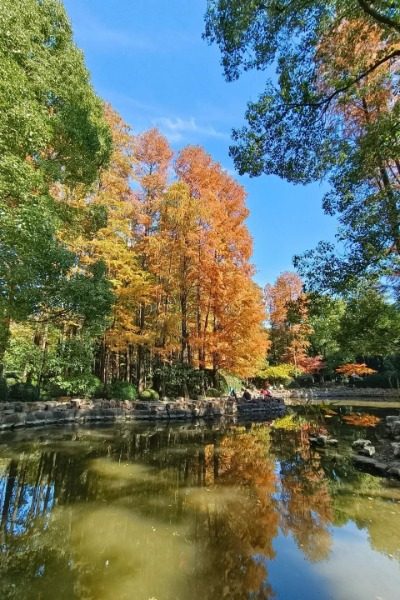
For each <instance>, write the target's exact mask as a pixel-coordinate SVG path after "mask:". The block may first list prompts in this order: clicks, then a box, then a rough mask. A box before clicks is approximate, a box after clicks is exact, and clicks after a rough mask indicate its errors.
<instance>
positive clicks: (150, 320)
mask: <svg viewBox="0 0 400 600" xmlns="http://www.w3.org/2000/svg"><path fill="white" fill-rule="evenodd" d="M105 114H106V118H107V121H108V123H109V125H110V128H111V131H112V135H113V154H112V157H111V162H110V165H109V167H108V168H107V169H105V170H103V172H101V174H100V178H99V182H98V185H97V187H96V189H95V190H94V191H93V192H92V193H91V194H90V195H89V196H88V195H87V194H84V193H82V194H81V195H80V194H79V193H78V194H74V196H73V197H71V198H70V197H68V199H66V198H63V199H64V201H68V203H69V204H70V206H71V207H73V208H75V209H76V211H77V214H78V213H79V215H80V218H79V219H78V222H79V227H78V228H74V231H73V232H72V231H70V232H68V231H65V232H63V235H64V236H65V238H68V241H69V243H70V244H71V246H73V247H74V250H75V251H76V252H77V253H78V254H79V255H80V257H81V259H82V261H83V262H85V261H86V262H88V263H90V262H91V261H93V262H94V261H99V260H101V261H103V263H104V265H105V267H106V271H107V276H108V279H109V280H110V281H111V283H112V286H113V291H114V296H115V302H114V306H113V310H112V314H111V315H110V319H109V326H108V327H107V330H106V331H105V333H104V335H103V337H102V340H101V343H100V344H99V347H101V350H100V351H99V353H98V364H97V366H96V369H97V373H98V374H99V375H100V376H101V378H102V380H103V381H105V382H109V381H112V380H115V379H118V380H120V379H123V380H126V381H134V382H135V383H137V385H138V387H139V388H143V387H147V386H148V385H150V384H151V380H152V371H153V369H154V368H156V367H158V366H160V365H173V364H178V363H179V364H183V365H186V366H188V367H190V368H193V369H198V370H202V371H205V370H209V371H210V372H212V373H213V375H214V378H215V380H217V378H218V373H219V371H220V370H222V369H223V370H225V371H228V372H231V373H233V374H236V375H240V376H248V375H252V374H253V373H254V372H255V371H256V370H257V368H258V365H259V363H260V361H262V359H263V357H264V356H265V352H266V349H267V345H268V340H267V335H266V331H265V327H264V320H265V308H264V303H263V298H262V294H261V291H260V289H259V288H258V287H257V285H256V284H255V283H254V282H253V280H252V275H253V273H254V270H253V267H252V265H251V264H250V257H251V253H252V241H251V238H250V235H249V232H248V230H247V227H246V224H245V219H246V217H247V215H248V211H247V209H246V206H245V197H246V194H245V191H244V189H243V188H242V187H241V186H240V185H239V184H238V183H236V182H235V181H234V180H233V179H232V178H231V177H230V176H228V175H227V173H226V172H225V171H224V170H223V169H222V168H221V166H220V165H219V164H218V163H216V162H214V161H213V160H212V158H211V157H210V156H209V155H208V154H206V153H205V152H204V150H202V149H201V148H200V147H187V148H185V149H184V150H182V151H181V152H180V153H179V155H178V156H177V157H176V160H175V162H174V163H173V162H172V159H173V153H172V151H171V149H170V147H169V145H168V142H167V140H166V139H165V138H164V137H163V136H162V135H161V134H160V132H158V131H157V130H155V129H153V130H150V131H147V132H144V133H142V134H140V135H137V136H134V135H133V134H132V133H131V131H130V129H129V127H128V126H127V125H126V124H125V123H124V122H123V121H122V119H121V118H120V117H119V116H118V115H117V114H116V113H115V112H114V111H113V110H112V109H111V107H109V106H106V107H105ZM63 194H64V196H65V195H66V192H63ZM89 213H90V214H92V213H93V214H96V215H97V221H98V223H97V227H96V230H95V231H94V232H93V230H92V229H90V228H89V229H88V228H87V227H85V220H84V219H82V214H89Z"/></svg>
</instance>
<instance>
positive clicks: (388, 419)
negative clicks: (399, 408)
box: [385, 415, 399, 425]
mask: <svg viewBox="0 0 400 600" xmlns="http://www.w3.org/2000/svg"><path fill="white" fill-rule="evenodd" d="M398 420H399V415H388V416H387V417H386V418H385V421H386V425H388V424H389V423H392V422H393V421H398Z"/></svg>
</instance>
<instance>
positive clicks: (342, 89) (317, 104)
mask: <svg viewBox="0 0 400 600" xmlns="http://www.w3.org/2000/svg"><path fill="white" fill-rule="evenodd" d="M396 57H400V49H398V50H394V51H393V52H391V53H390V54H388V55H387V56H384V57H383V58H380V59H379V60H377V61H376V62H375V63H374V64H373V65H371V66H370V67H368V69H366V70H365V71H363V72H362V73H361V74H360V75H358V76H357V77H355V78H354V79H352V80H351V81H349V82H348V83H346V85H343V86H342V87H340V88H337V89H336V90H335V91H334V92H332V93H331V94H329V96H326V97H325V98H322V99H321V100H319V101H318V102H302V103H298V104H290V105H288V106H290V108H296V107H300V106H310V107H311V108H321V107H322V106H325V108H326V109H327V108H328V106H329V104H330V103H331V102H332V100H333V99H334V98H336V96H338V95H339V94H341V93H342V92H346V91H347V90H349V89H350V88H351V87H352V86H353V85H355V84H356V83H358V82H359V81H361V80H362V79H364V78H365V77H367V76H368V75H370V74H371V73H373V71H375V70H376V69H377V68H378V67H380V66H381V65H383V64H384V63H385V62H387V61H389V60H392V59H393V58H396Z"/></svg>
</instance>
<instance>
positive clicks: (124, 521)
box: [0, 420, 400, 600]
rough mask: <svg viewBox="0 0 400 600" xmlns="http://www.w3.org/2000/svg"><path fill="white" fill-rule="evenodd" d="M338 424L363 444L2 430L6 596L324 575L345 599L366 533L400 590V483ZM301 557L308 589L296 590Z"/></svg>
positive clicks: (0, 573)
mask: <svg viewBox="0 0 400 600" xmlns="http://www.w3.org/2000/svg"><path fill="white" fill-rule="evenodd" d="M329 427H331V429H332V431H334V433H335V435H340V436H341V439H343V440H348V442H346V441H345V442H344V443H343V444H341V447H340V452H338V451H337V450H331V451H326V452H323V451H316V450H314V449H311V448H310V446H309V443H308V437H307V435H306V433H305V432H306V429H305V428H304V427H299V428H298V429H294V430H290V431H285V430H279V429H278V430H272V429H271V428H270V427H269V426H268V425H257V426H252V427H247V428H244V427H239V426H223V425H219V426H218V427H217V426H215V427H194V426H190V425H188V426H185V427H156V426H152V427H148V428H146V427H144V426H142V427H140V428H138V427H135V426H131V427H124V426H119V427H118V426H116V427H110V428H107V429H69V430H68V429H66V430H60V429H57V430H54V431H53V432H46V433H42V434H40V435H38V433H37V432H19V433H18V435H11V434H9V435H7V436H3V437H2V438H1V439H2V441H3V444H2V446H1V448H0V473H1V478H0V511H1V531H0V551H1V562H0V597H1V598H5V599H8V598H9V599H15V598H18V599H25V598H26V599H36V598H37V599H39V598H40V599H42V600H43V599H53V598H57V599H64V598H65V599H74V598H77V599H78V598H79V599H81V598H84V599H93V600H111V599H112V600H120V599H121V600H123V599H125V598H126V599H132V598H134V599H135V600H149V599H151V598H152V599H156V600H189V599H190V600H197V599H202V600H203V599H204V600H217V599H220V598H221V599H223V598H229V599H232V600H236V599H238V600H239V599H245V598H250V599H254V600H256V599H260V600H265V599H269V598H272V597H278V598H291V597H293V598H294V597H295V598H296V599H297V598H298V599H301V598H307V599H308V598H311V597H312V595H311V592H310V590H309V589H307V583H306V582H307V581H311V575H312V587H313V590H314V591H313V593H314V592H315V594H317V596H316V597H320V598H324V597H328V596H324V594H326V593H327V592H326V584H327V581H328V580H329V581H332V582H334V583H331V584H330V585H331V588H330V591H329V597H331V598H335V599H336V598H338V599H339V598H342V597H343V598H344V597H346V596H343V595H341V594H342V593H343V589H345V588H346V581H345V579H344V577H343V576H341V573H340V572H339V573H338V572H337V568H336V567H335V565H338V564H341V563H340V561H339V560H338V557H340V556H343V555H344V554H345V552H344V551H343V549H342V550H341V551H338V547H339V546H338V544H339V545H340V542H341V541H343V535H345V536H346V535H347V536H350V537H347V538H346V544H345V548H346V550H348V549H349V548H350V547H352V544H353V543H355V540H356V541H357V549H358V553H359V556H364V554H365V553H372V555H373V556H377V555H379V556H380V559H379V560H380V561H381V562H380V563H379V564H380V569H381V572H385V573H387V574H386V575H385V582H379V585H378V583H376V586H378V587H379V586H381V587H382V586H383V587H384V586H385V585H386V586H387V588H388V589H387V590H386V594H387V595H386V596H384V595H383V594H382V597H385V598H387V599H389V598H391V597H393V598H395V597H396V593H397V592H393V595H392V596H390V593H391V592H390V590H391V589H393V590H396V588H398V585H399V584H400V568H399V563H398V560H399V559H400V539H399V535H398V534H399V532H400V490H399V488H398V487H397V486H396V485H395V484H394V483H391V482H388V481H383V480H381V479H379V478H376V477H372V476H371V475H368V474H365V473H360V472H358V471H355V469H354V468H353V467H352V464H351V460H350V455H349V450H348V448H349V444H350V441H351V439H352V435H353V434H352V429H351V428H350V427H348V426H346V427H345V428H344V429H343V431H342V430H341V429H340V428H341V427H342V426H341V424H340V422H339V420H336V421H335V420H334V421H332V423H330V424H329ZM346 444H347V445H346ZM354 532H356V533H354ZM357 532H363V535H364V538H363V542H362V544H361V542H360V541H359V538H358V537H357ZM350 534H351V535H350ZM351 536H353V537H351ZM354 536H355V537H354ZM374 552H375V554H374ZM376 553H378V554H376ZM365 556H366V554H365ZM299 561H300V562H299ZM382 561H383V562H382ZM385 561H386V562H385ZM290 565H292V567H293V569H295V572H296V577H297V578H298V577H303V578H304V579H303V582H304V583H305V586H303V587H300V588H298V589H297V591H296V595H295V596H293V593H294V591H293V590H292V591H291V590H290V589H289V588H288V583H287V576H285V573H287V570H288V567H290ZM341 570H342V572H344V571H345V569H344V568H342V567H341ZM365 571H366V578H364V583H363V585H364V588H363V591H362V590H361V587H360V591H359V595H357V594H358V592H357V591H356V589H355V587H354V582H349V584H348V586H349V589H351V590H352V592H351V593H352V594H353V595H352V596H350V595H348V596H347V597H349V598H350V597H352V598H359V597H360V598H361V597H363V596H362V595H361V594H362V593H364V592H365V585H370V586H373V585H375V583H374V582H372V580H371V583H368V581H369V580H368V577H367V575H368V573H367V572H368V565H366V567H365ZM333 573H335V576H334V577H333ZM307 577H308V579H307ZM366 581H367V583H366ZM336 583H337V585H336ZM339 583H340V585H341V587H340V586H339ZM309 585H311V583H310V584H309ZM335 586H336V587H335ZM376 586H375V587H376ZM336 588H337V591H336V592H335V589H336ZM339 588H340V590H341V591H338V590H339ZM380 590H381V588H379V589H375V588H374V590H373V591H374V593H375V592H379V591H380ZM318 594H319V596H318ZM375 595H377V593H375ZM372 597H375V596H372Z"/></svg>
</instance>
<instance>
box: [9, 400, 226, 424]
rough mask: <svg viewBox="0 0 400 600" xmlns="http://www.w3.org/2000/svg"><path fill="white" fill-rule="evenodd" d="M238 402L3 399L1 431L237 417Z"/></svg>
mask: <svg viewBox="0 0 400 600" xmlns="http://www.w3.org/2000/svg"><path fill="white" fill-rule="evenodd" d="M235 414H236V405H235V404H233V403H232V402H229V401H228V399H222V398H218V399H207V400H196V401H193V400H184V399H178V400H173V401H168V402H164V401H163V402H154V401H151V402H150V401H149V402H144V401H129V400H122V401H121V400H85V399H79V398H75V399H71V400H68V401H57V400H52V401H44V402H41V401H39V402H1V403H0V430H7V429H16V428H21V427H32V426H43V425H54V424H63V423H64V424H68V423H91V422H107V421H136V420H155V419H161V420H184V419H193V418H197V417H199V418H216V417H220V416H225V415H226V416H234V415H235Z"/></svg>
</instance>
